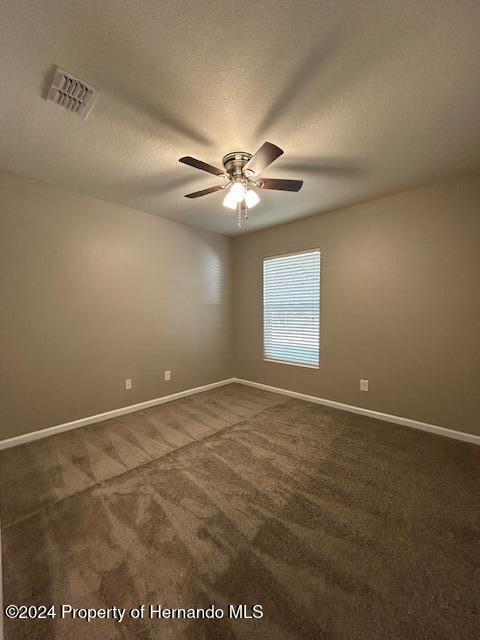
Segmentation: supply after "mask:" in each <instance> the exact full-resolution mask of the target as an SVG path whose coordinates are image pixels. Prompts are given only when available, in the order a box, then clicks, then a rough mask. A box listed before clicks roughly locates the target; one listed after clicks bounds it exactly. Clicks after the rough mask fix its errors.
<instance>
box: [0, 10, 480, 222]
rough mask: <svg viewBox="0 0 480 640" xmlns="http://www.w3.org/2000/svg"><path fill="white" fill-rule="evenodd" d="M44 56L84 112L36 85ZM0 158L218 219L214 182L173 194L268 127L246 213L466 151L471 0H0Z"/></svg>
mask: <svg viewBox="0 0 480 640" xmlns="http://www.w3.org/2000/svg"><path fill="white" fill-rule="evenodd" d="M55 64H56V65H59V66H62V67H63V68H65V69H67V70H69V71H71V72H72V73H74V74H76V75H77V76H78V77H80V78H81V79H83V80H85V81H87V82H89V83H91V84H93V85H94V86H96V87H97V88H98V89H99V90H100V91H101V94H100V96H99V99H98V101H97V103H96V105H95V106H94V109H93V111H92V112H91V114H90V116H89V117H88V119H87V120H82V119H81V118H79V117H78V116H75V115H73V114H71V113H68V112H66V111H64V110H62V109H61V108H59V107H57V106H55V105H53V104H51V103H48V102H46V101H45V100H44V97H45V94H46V88H47V86H48V83H49V81H50V80H51V77H52V70H53V65H55ZM0 78H1V86H2V91H1V93H0V140H1V144H0V167H1V168H3V169H6V170H8V171H13V172H16V173H19V174H23V175H27V176H31V177H34V178H38V179H40V180H44V181H47V182H51V183H54V184H57V185H60V186H63V187H66V188H69V189H72V190H74V191H79V192H82V193H86V194H90V195H94V196H97V197H100V198H103V199H105V200H109V201H112V202H118V203H121V204H125V205H127V206H130V207H133V208H136V209H139V210H143V211H148V212H151V213H155V214H159V215H162V216H166V217H169V218H172V219H175V220H178V221H181V222H186V223H188V224H193V225H197V226H200V227H204V228H207V229H211V230H214V231H218V232H220V233H225V234H235V233H236V232H237V229H236V227H235V225H234V221H233V217H234V216H233V214H232V213H231V212H229V211H228V212H227V210H226V209H224V208H223V207H222V204H221V202H222V194H221V193H216V194H213V195H210V196H206V197H204V198H201V199H198V200H187V199H185V198H184V197H183V194H185V193H188V192H189V191H194V190H196V189H201V188H204V187H207V186H210V185H213V184H216V181H217V179H216V178H215V176H210V175H209V174H206V173H203V172H200V171H196V170H194V169H192V168H189V167H186V166H184V165H181V164H179V163H178V161H177V160H178V158H179V157H181V156H183V155H193V156H196V157H198V158H200V159H202V160H205V161H206V162H209V163H211V164H215V165H219V164H220V162H221V157H222V156H223V155H224V154H225V153H227V152H229V151H236V150H245V151H250V152H253V151H254V150H255V149H256V148H257V147H258V146H260V144H261V143H262V142H263V141H265V140H269V141H271V142H273V143H275V144H277V145H279V146H281V147H282V148H283V149H284V150H285V155H284V156H282V158H280V159H279V160H278V161H277V162H276V163H275V164H274V165H272V166H271V167H270V168H269V169H268V170H267V171H265V176H267V177H278V178H286V177H291V178H303V179H304V181H305V184H304V187H303V189H302V191H301V192H300V193H298V194H292V193H282V192H261V193H260V195H261V197H262V201H261V203H260V204H259V205H258V206H257V207H256V208H255V209H254V210H253V211H252V212H251V215H250V219H249V223H248V228H249V230H254V229H259V228H262V227H266V226H270V225H273V224H277V223H280V222H284V221H286V220H291V219H294V218H298V217H302V216H306V215H310V214H312V213H316V212H320V211H324V210H328V209H333V208H337V207H340V206H343V205H346V204H350V203H354V202H359V201H362V200H366V199H369V198H373V197H376V196H380V195H383V194H388V193H392V192H395V191H400V190H402V189H404V188H408V187H412V186H416V185H420V184H424V183H428V182H431V181H434V180H436V179H439V178H444V177H450V176H454V175H456V174H460V173H466V172H469V171H471V170H475V169H477V168H478V167H479V166H480V124H479V118H478V116H479V105H480V3H479V2H478V1H474V2H467V1H465V0H452V1H451V2H448V1H447V0H442V1H440V0H402V1H401V2H400V1H399V0H377V1H374V0H365V1H363V2H358V1H357V0H351V1H349V2H346V1H341V0H333V1H328V2H320V1H319V0H315V1H309V0H296V1H295V2H292V0H288V1H284V0H267V1H265V0H264V1H261V0H260V2H258V1H256V2H248V1H247V2H241V3H237V4H235V3H231V2H221V1H217V2H213V1H210V2H204V1H203V2H202V1H199V0H192V1H186V0H172V1H166V0H163V1H161V2H158V0H156V1H147V0H135V2H121V1H119V0H117V1H114V0H102V1H101V2H99V1H98V0H82V1H81V2H78V1H75V2H73V1H71V0H57V1H56V2H53V1H49V0H36V1H35V2H32V1H31V0H28V1H25V0H3V1H2V3H1V7H0Z"/></svg>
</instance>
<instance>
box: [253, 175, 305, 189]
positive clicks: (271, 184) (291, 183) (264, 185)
mask: <svg viewBox="0 0 480 640" xmlns="http://www.w3.org/2000/svg"><path fill="white" fill-rule="evenodd" d="M302 185H303V180H280V179H278V178H262V179H261V180H259V185H258V186H259V187H260V188H261V189H276V190H277V191H300V189H301V188H302Z"/></svg>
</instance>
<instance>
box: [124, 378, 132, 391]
mask: <svg viewBox="0 0 480 640" xmlns="http://www.w3.org/2000/svg"><path fill="white" fill-rule="evenodd" d="M131 388H132V379H131V378H125V389H131Z"/></svg>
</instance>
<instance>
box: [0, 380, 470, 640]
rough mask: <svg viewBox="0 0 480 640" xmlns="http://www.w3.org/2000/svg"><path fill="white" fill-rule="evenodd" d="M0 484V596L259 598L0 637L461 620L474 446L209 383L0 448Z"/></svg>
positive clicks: (146, 635)
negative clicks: (240, 609)
mask: <svg viewBox="0 0 480 640" xmlns="http://www.w3.org/2000/svg"><path fill="white" fill-rule="evenodd" d="M0 486H1V502H0V506H1V520H2V544H3V574H4V575H3V578H4V587H3V588H4V601H5V604H10V603H14V604H17V605H18V604H32V605H50V604H55V605H56V606H57V608H58V606H59V605H61V604H71V605H73V606H74V607H79V608H81V607H93V608H101V607H113V606H117V607H122V608H126V609H127V610H128V609H130V608H133V607H139V606H140V605H141V604H147V605H148V604H157V603H160V604H162V605H163V606H164V607H208V606H210V605H212V604H214V605H215V606H216V607H218V608H224V609H225V610H226V611H227V613H228V609H227V606H228V605H229V604H246V605H247V607H248V608H250V606H251V605H254V604H260V605H262V606H263V612H264V617H263V618H262V619H246V620H233V619H228V618H227V616H226V617H224V618H221V619H217V620H202V619H197V620H177V619H176V620H168V619H154V620H148V619H144V620H133V619H132V618H130V617H128V614H126V616H125V618H124V619H123V621H122V622H118V621H115V620H111V619H105V620H97V621H92V622H86V621H82V620H71V619H68V618H67V619H65V620H61V619H59V618H58V617H57V618H55V619H51V618H48V619H46V620H34V621H29V620H8V619H7V620H5V635H6V639H7V640H23V639H27V638H28V640H36V639H41V640H50V639H58V640H60V639H61V640H71V639H75V640H77V639H78V640H80V639H82V640H83V639H84V638H88V639H89V640H96V639H99V640H100V639H101V640H110V639H112V640H113V639H123V638H125V639H127V638H128V639H129V640H130V639H136V638H139V639H155V640H156V639H159V638H161V639H166V640H169V639H175V640H187V639H188V640H202V639H205V638H212V639H217V638H218V639H225V640H230V639H233V638H238V639H240V640H244V639H245V640H246V639H247V638H248V639H258V640H260V639H262V640H283V639H292V640H293V639H297V638H299V639H301V638H308V639H325V640H330V639H331V640H340V639H341V640H356V639H359V640H360V639H362V640H376V639H378V640H380V639H381V640H396V639H402V640H403V639H409V640H428V639H432V640H447V639H448V640H455V639H469V640H474V639H475V640H477V639H478V637H479V635H480V631H479V630H480V617H479V614H480V447H475V446H474V445H468V444H465V443H461V442H457V441H454V440H447V439H444V438H440V437H436V436H432V435H430V434H426V433H422V432H419V431H415V430H413V429H407V428H403V427H397V426H394V425H391V424H387V423H383V422H379V421H376V420H373V419H370V418H366V417H363V416H358V415H354V414H349V413H345V412H342V411H336V410H333V409H329V408H326V407H322V406H320V405H313V404H308V403H306V402H302V401H299V400H292V399H288V398H286V397H283V396H277V395H274V394H270V393H267V392H263V391H260V390H257V389H253V388H249V387H244V386H240V385H229V386H228V387H222V388H218V389H215V390H212V391H209V392H206V393H202V394H199V395H196V396H192V397H189V398H184V399H182V400H178V401H176V402H172V403H169V404H165V405H160V406H158V407H154V408H152V409H148V410H146V411H142V412H139V413H136V414H131V415H127V416H124V417H122V418H119V419H114V420H111V421H109V422H103V423H100V424H98V425H93V426H90V427H85V428H82V429H78V430H75V431H70V432H68V433H64V434H62V435H59V436H55V437H51V438H48V439H45V440H40V441H38V442H34V443H31V444H28V445H24V446H22V447H17V448H15V449H10V450H6V451H4V452H2V453H1V454H0ZM57 611H58V609H57ZM147 611H148V610H147Z"/></svg>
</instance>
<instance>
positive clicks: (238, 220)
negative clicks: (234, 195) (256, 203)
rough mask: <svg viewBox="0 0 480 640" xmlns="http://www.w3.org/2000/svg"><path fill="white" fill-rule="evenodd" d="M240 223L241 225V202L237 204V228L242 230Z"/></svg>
mask: <svg viewBox="0 0 480 640" xmlns="http://www.w3.org/2000/svg"><path fill="white" fill-rule="evenodd" d="M242 223H243V219H242V204H241V202H237V226H238V227H239V228H240V229H241V228H242Z"/></svg>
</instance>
